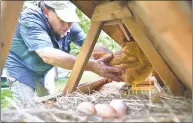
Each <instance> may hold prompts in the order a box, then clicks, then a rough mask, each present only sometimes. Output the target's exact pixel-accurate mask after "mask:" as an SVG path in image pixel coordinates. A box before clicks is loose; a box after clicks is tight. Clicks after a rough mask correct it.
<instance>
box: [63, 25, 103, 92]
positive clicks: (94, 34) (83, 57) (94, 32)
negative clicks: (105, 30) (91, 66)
mask: <svg viewBox="0 0 193 123" xmlns="http://www.w3.org/2000/svg"><path fill="white" fill-rule="evenodd" d="M102 26H103V23H102V22H92V24H91V27H90V29H89V32H88V35H87V37H86V39H85V41H84V43H83V46H82V48H81V49H80V53H79V55H78V57H77V60H76V62H75V64H74V66H73V69H72V73H71V75H70V78H69V80H68V82H67V84H66V86H65V88H64V90H63V93H64V94H66V93H71V92H73V91H74V90H75V89H76V87H77V85H78V84H79V81H80V79H81V76H82V74H83V71H84V66H85V64H86V63H87V62H88V59H89V58H90V55H91V53H92V51H93V48H94V46H95V44H96V41H97V39H98V36H99V34H100V32H101V29H102Z"/></svg>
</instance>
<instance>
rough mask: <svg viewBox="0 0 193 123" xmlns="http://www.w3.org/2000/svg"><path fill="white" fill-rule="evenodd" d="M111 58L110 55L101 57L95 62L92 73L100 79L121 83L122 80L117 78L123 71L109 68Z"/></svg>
mask: <svg viewBox="0 0 193 123" xmlns="http://www.w3.org/2000/svg"><path fill="white" fill-rule="evenodd" d="M112 58H113V55H112V54H109V55H106V56H105V57H102V58H100V59H98V60H95V62H94V64H93V66H92V71H93V72H94V73H96V74H98V75H100V76H102V77H106V78H109V79H111V80H113V81H118V82H120V81H122V79H121V78H120V77H119V76H120V75H121V74H122V73H124V70H123V69H120V68H117V67H111V66H109V65H108V64H109V62H110V61H111V59H112Z"/></svg>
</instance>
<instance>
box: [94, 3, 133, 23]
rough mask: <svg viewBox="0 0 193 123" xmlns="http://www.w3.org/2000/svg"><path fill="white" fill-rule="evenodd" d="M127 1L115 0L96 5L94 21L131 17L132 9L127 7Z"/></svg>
mask: <svg viewBox="0 0 193 123" xmlns="http://www.w3.org/2000/svg"><path fill="white" fill-rule="evenodd" d="M126 3H127V2H126V1H113V2H108V3H102V4H99V5H97V6H96V8H95V10H94V12H93V15H92V17H91V20H92V21H108V20H115V19H121V18H126V17H131V16H132V15H131V13H130V11H129V10H128V9H127V4H126Z"/></svg>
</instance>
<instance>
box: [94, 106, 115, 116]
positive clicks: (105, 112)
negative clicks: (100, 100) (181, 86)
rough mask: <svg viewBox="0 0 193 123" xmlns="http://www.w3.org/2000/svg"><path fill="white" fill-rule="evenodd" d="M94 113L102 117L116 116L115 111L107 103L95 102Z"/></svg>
mask: <svg viewBox="0 0 193 123" xmlns="http://www.w3.org/2000/svg"><path fill="white" fill-rule="evenodd" d="M95 109H96V113H97V115H98V116H100V117H102V118H116V117H117V112H116V111H115V109H114V108H112V107H111V106H110V105H109V104H96V105H95Z"/></svg>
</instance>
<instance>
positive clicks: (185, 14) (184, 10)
mask: <svg viewBox="0 0 193 123" xmlns="http://www.w3.org/2000/svg"><path fill="white" fill-rule="evenodd" d="M128 8H129V10H130V11H131V12H132V14H133V15H134V16H135V19H136V21H137V23H138V24H141V25H142V26H143V27H144V30H145V33H146V35H147V36H148V37H149V39H150V41H151V42H152V44H153V45H154V47H155V48H156V49H157V51H158V52H159V53H160V55H161V56H162V58H163V59H164V60H165V61H166V63H167V64H168V66H170V68H171V70H172V71H173V72H174V74H175V75H176V76H177V77H178V78H179V79H180V81H181V82H182V83H183V84H184V85H185V86H186V88H187V89H188V90H189V91H192V9H191V6H190V5H189V3H188V1H130V2H128Z"/></svg>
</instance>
